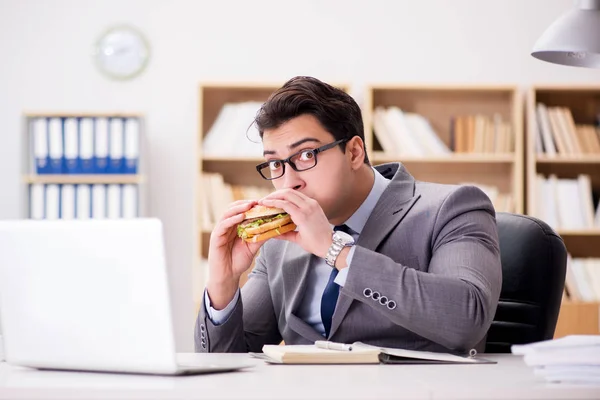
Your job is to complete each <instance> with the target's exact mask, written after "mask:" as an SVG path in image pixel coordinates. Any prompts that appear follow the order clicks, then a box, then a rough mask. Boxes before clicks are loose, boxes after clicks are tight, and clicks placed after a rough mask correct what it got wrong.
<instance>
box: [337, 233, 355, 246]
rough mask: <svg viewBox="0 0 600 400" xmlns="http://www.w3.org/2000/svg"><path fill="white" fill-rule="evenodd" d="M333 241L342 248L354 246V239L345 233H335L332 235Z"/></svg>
mask: <svg viewBox="0 0 600 400" xmlns="http://www.w3.org/2000/svg"><path fill="white" fill-rule="evenodd" d="M333 237H334V239H336V240H338V241H339V242H340V243H342V244H343V245H344V246H346V245H351V244H354V238H353V237H352V236H351V235H349V234H347V233H346V232H342V231H336V232H335V233H334V234H333Z"/></svg>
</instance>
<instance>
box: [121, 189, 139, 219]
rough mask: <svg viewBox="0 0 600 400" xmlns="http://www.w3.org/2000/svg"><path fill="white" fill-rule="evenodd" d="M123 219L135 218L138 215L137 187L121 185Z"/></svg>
mask: <svg viewBox="0 0 600 400" xmlns="http://www.w3.org/2000/svg"><path fill="white" fill-rule="evenodd" d="M122 191H123V193H122V199H123V218H137V217H138V216H139V215H138V187H137V186H136V185H123V187H122Z"/></svg>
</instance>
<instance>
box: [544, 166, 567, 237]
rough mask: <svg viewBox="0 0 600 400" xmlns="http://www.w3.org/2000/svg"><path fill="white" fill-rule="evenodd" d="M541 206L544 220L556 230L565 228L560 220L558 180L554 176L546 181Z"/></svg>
mask: <svg viewBox="0 0 600 400" xmlns="http://www.w3.org/2000/svg"><path fill="white" fill-rule="evenodd" d="M544 200H545V201H544ZM541 205H542V208H541V210H542V216H543V218H542V220H543V221H545V222H546V223H547V224H548V225H550V227H551V228H552V229H554V230H558V229H561V228H563V226H561V224H560V218H559V202H558V178H557V177H556V175H553V174H552V175H550V176H549V177H548V179H546V180H545V182H544V192H543V194H542V199H541Z"/></svg>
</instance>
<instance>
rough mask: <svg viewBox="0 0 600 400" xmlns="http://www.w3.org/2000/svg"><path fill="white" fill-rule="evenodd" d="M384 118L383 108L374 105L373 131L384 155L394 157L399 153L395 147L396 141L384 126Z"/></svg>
mask: <svg viewBox="0 0 600 400" xmlns="http://www.w3.org/2000/svg"><path fill="white" fill-rule="evenodd" d="M385 118H386V117H385V110H384V109H383V107H376V108H375V110H374V112H373V132H374V133H375V136H376V137H377V140H378V141H379V144H380V145H381V149H382V150H383V152H384V153H385V155H387V156H389V157H394V156H396V155H398V154H400V149H399V148H397V147H396V143H395V141H394V139H393V138H392V137H391V135H392V133H391V132H390V131H389V130H388V128H387V126H386V122H385Z"/></svg>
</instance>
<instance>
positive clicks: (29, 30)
mask: <svg viewBox="0 0 600 400" xmlns="http://www.w3.org/2000/svg"><path fill="white" fill-rule="evenodd" d="M572 4H573V1H572V0H502V1H491V0H487V1H486V0H452V1H448V0H430V1H416V0H410V1H409V0H395V1H391V0H390V1H388V0H369V1H366V0H365V1H342V0H340V1H333V0H331V1H317V0H311V1H308V0H305V1H302V2H292V1H287V2H286V1H281V0H254V1H251V2H250V1H242V0H240V1H232V0H230V1H223V0H221V1H197V0H189V1H181V0H169V1H167V0H164V1H163V0H152V1H150V0H135V1H133V0H130V1H126V0H102V1H92V0H52V1H50V0H0V154H1V156H0V188H2V189H0V190H1V191H0V218H16V217H19V216H20V210H21V205H22V204H21V202H22V199H21V198H20V194H21V192H20V190H21V181H20V165H21V160H20V155H19V153H18V149H19V145H20V132H21V129H22V127H21V119H20V116H21V113H22V112H23V111H25V110H35V111H53V110H68V111H85V110H89V111H101V110H118V109H123V110H129V111H140V112H142V113H144V114H145V115H146V118H147V135H148V137H149V144H150V155H149V156H150V159H149V162H150V171H149V172H150V182H149V183H150V187H151V192H150V195H151V199H150V207H151V211H152V214H153V215H155V216H158V217H160V218H161V219H162V220H163V222H164V224H165V227H166V233H167V253H168V262H169V265H170V272H171V278H172V282H171V287H172V289H174V293H175V296H174V297H175V304H174V308H175V309H176V333H177V343H178V350H179V351H187V350H191V349H192V326H193V315H192V304H191V301H190V299H191V287H192V284H191V265H192V260H193V249H194V237H195V236H194V224H193V215H194V210H193V209H194V204H193V186H194V184H195V172H196V171H195V169H196V161H195V159H194V148H195V146H196V138H197V102H198V100H197V93H198V84H199V82H200V81H210V80H219V81H227V80H241V81H253V80H258V81H261V80H268V81H283V80H286V79H288V78H290V77H292V76H294V75H300V74H307V75H314V76H317V77H319V78H321V79H324V80H333V81H336V82H342V81H346V82H351V83H357V84H361V83H365V82H375V81H377V82H410V83H419V82H439V83H443V82H454V83H463V82H465V83H466V82H481V83H518V84H522V85H527V84H532V83H550V82H589V83H595V84H598V83H600V71H597V70H586V69H576V68H569V67H563V66H555V65H551V64H546V63H543V62H540V61H537V60H535V59H533V58H532V57H530V56H529V52H530V49H531V47H532V45H533V44H534V42H535V40H536V38H537V37H538V36H539V35H540V34H541V33H542V31H543V30H544V28H545V27H546V26H547V25H548V24H550V23H551V22H552V21H553V20H554V19H555V18H556V17H558V16H559V15H560V14H561V13H562V12H564V11H566V10H567V9H569V8H570V7H571V6H572ZM121 22H126V23H131V24H133V25H135V26H137V27H138V28H140V29H141V30H142V31H143V32H144V33H145V34H146V35H147V37H148V39H149V41H150V43H151V46H152V52H153V53H152V60H151V62H150V65H149V67H148V69H147V71H146V72H145V73H144V74H143V75H142V76H141V77H139V78H138V79H136V80H133V81H131V82H121V83H118V82H111V81H109V80H107V79H105V78H104V77H103V76H102V75H100V74H99V72H98V71H97V70H96V69H95V67H94V65H93V63H92V59H91V57H90V52H91V48H92V44H93V43H94V41H95V40H96V39H97V37H98V35H99V34H100V33H101V32H102V31H103V30H105V29H106V28H107V27H108V26H110V25H112V24H115V23H121ZM357 94H358V96H359V97H360V91H359V92H357Z"/></svg>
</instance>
